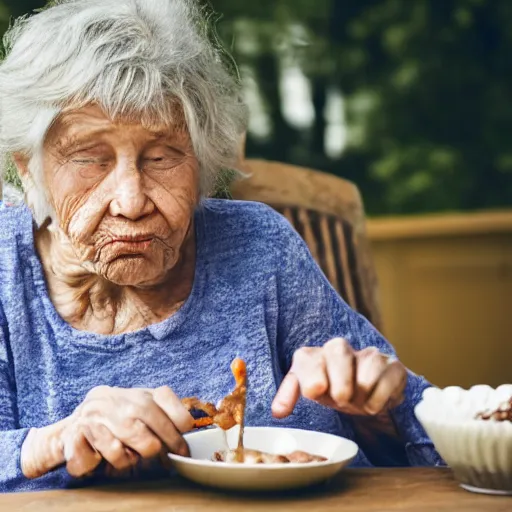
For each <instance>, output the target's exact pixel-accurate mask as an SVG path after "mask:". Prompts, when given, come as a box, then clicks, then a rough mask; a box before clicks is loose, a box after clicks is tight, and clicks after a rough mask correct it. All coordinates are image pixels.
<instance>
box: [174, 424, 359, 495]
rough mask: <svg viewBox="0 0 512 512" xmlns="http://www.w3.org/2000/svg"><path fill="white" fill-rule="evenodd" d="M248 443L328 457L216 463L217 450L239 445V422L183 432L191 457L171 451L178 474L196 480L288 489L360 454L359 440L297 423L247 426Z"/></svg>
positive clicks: (223, 485) (327, 475) (313, 481)
mask: <svg viewBox="0 0 512 512" xmlns="http://www.w3.org/2000/svg"><path fill="white" fill-rule="evenodd" d="M244 434H245V435H244V445H245V447H246V448H249V449H253V450H261V451H265V452H268V453H273V454H282V455H286V454H287V453H291V452H293V451H295V450H302V451H305V452H308V453H311V454H314V455H321V456H323V457H327V459H328V460H327V461H325V462H311V463H306V464H298V463H286V464H268V465H267V464H235V463H225V462H213V461H212V460H211V458H212V456H213V454H214V452H216V451H219V450H225V449H226V439H227V443H228V446H229V448H231V449H232V448H235V447H236V443H237V440H238V427H234V428H232V429H231V430H229V431H228V432H224V431H222V430H221V429H219V428H212V429H208V430H203V431H199V432H192V433H190V434H186V435H185V439H186V440H187V443H188V445H189V447H190V454H191V457H190V458H188V457H181V456H179V455H173V454H169V457H170V458H171V460H172V461H173V462H174V466H175V467H176V470H177V471H178V473H180V474H181V475H182V476H184V477H185V478H188V479H189V480H193V481H194V482H197V483H200V484H203V485H208V486H212V487H218V488H223V489H231V490H244V491H269V490H274V491H275V490H285V489H295V488H299V487H305V486H309V485H313V484H318V483H320V482H323V481H325V480H327V479H328V478H330V477H332V476H333V475H335V474H336V473H337V472H338V471H339V470H340V469H341V468H343V467H344V466H346V465H348V464H349V463H350V462H351V461H352V460H353V459H354V457H355V456H356V454H357V451H358V447H357V445H356V443H354V442H353V441H350V440H348V439H345V438H343V437H338V436H335V435H331V434H324V433H322V432H313V431H309V430H298V429H293V428H272V427H246V428H245V433H244Z"/></svg>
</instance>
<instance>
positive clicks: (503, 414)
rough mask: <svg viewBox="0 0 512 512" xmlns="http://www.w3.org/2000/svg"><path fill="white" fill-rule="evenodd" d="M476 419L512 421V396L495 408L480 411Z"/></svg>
mask: <svg viewBox="0 0 512 512" xmlns="http://www.w3.org/2000/svg"><path fill="white" fill-rule="evenodd" d="M475 419H477V420H484V421H489V420H494V421H512V397H510V398H509V399H508V400H507V401H505V402H502V403H501V404H500V405H499V406H498V407H497V408H496V409H495V410H487V411H482V412H479V413H478V414H477V415H476V416H475Z"/></svg>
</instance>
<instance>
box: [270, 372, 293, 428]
mask: <svg viewBox="0 0 512 512" xmlns="http://www.w3.org/2000/svg"><path fill="white" fill-rule="evenodd" d="M299 398H300V386H299V381H298V380H297V377H296V375H295V374H293V373H288V374H287V375H286V376H285V377H284V379H283V381H282V382H281V385H280V386H279V389H278V390H277V393H276V396H275V397H274V401H273V402H272V414H273V415H274V417H275V418H279V419H281V418H286V417H287V416H289V415H290V414H291V413H292V412H293V409H294V408H295V405H296V403H297V401H298V400H299Z"/></svg>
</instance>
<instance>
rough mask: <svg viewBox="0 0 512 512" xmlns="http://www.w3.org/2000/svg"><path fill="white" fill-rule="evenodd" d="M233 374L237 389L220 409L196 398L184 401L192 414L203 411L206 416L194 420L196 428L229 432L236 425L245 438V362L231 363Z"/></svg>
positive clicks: (223, 402) (224, 401) (220, 405)
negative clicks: (212, 427) (218, 428)
mask: <svg viewBox="0 0 512 512" xmlns="http://www.w3.org/2000/svg"><path fill="white" fill-rule="evenodd" d="M231 372H232V373H233V377H234V378H235V388H234V389H233V391H232V392H231V393H230V394H229V395H227V396H226V397H224V399H223V400H222V401H221V402H220V404H219V406H218V407H216V406H215V405H213V404H212V403H210V402H202V401H201V400H199V399H198V398H196V397H189V398H183V399H182V401H181V402H182V404H183V405H184V406H185V407H186V409H187V410H189V411H190V412H192V411H201V412H203V413H204V414H206V416H205V417H202V418H197V419H195V420H194V428H203V427H207V426H210V425H217V426H218V427H220V428H221V429H223V430H229V429H230V428H232V427H234V426H235V425H240V426H241V429H240V435H241V436H243V424H244V414H245V401H246V394H247V369H246V365H245V362H244V361H243V360H242V359H239V358H236V359H234V360H233V362H232V363H231Z"/></svg>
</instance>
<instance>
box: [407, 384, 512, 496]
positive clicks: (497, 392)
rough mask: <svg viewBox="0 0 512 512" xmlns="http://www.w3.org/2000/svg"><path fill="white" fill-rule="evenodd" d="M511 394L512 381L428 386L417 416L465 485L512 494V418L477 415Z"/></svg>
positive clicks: (461, 482) (468, 488)
mask: <svg viewBox="0 0 512 512" xmlns="http://www.w3.org/2000/svg"><path fill="white" fill-rule="evenodd" d="M511 396H512V384H506V385H503V386H500V387H498V388H496V389H493V388H491V387H490V386H483V385H480V386H474V387H472V388H471V389H469V390H466V389H462V388H459V387H455V386H452V387H448V388H445V389H442V390H441V389H436V388H430V389H427V390H425V392H424V394H423V400H422V401H421V402H420V403H419V404H418V405H417V406H416V409H415V413H416V417H417V418H418V420H419V421H420V423H421V424H422V425H423V428H424V429H425V431H426V432H427V434H428V435H429V437H430V438H431V439H432V442H433V443H434V445H435V447H436V449H437V451H438V452H439V454H440V455H441V457H443V459H444V460H445V461H446V463H447V464H448V465H449V466H450V467H451V468H452V469H453V472H454V474H455V478H456V479H457V480H458V481H459V482H460V484H461V486H462V487H464V488H465V489H467V490H469V491H473V492H480V493H487V494H508V495H512V422H510V421H502V422H498V421H494V420H490V421H483V420H477V419H475V416H476V415H477V414H478V413H479V412H482V411H485V410H494V409H496V408H497V407H498V406H499V404H500V403H502V402H504V401H507V400H508V399H510V397H511Z"/></svg>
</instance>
